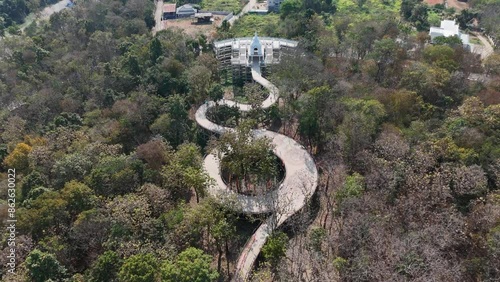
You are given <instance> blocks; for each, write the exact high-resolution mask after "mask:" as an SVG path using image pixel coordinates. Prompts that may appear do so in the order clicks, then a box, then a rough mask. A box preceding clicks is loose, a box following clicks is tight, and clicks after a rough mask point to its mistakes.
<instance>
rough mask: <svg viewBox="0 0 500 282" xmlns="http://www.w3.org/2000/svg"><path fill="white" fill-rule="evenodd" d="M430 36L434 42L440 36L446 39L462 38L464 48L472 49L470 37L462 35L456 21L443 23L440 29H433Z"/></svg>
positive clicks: (433, 27)
mask: <svg viewBox="0 0 500 282" xmlns="http://www.w3.org/2000/svg"><path fill="white" fill-rule="evenodd" d="M429 35H430V36H431V41H432V42H434V39H435V38H436V37H439V36H444V37H450V36H457V37H458V38H460V40H462V44H463V45H464V48H467V49H469V48H470V47H471V46H470V43H469V35H468V34H464V33H462V32H461V31H460V29H459V27H458V24H456V23H455V21H450V20H444V21H441V26H440V27H435V26H432V27H431V30H430V31H429Z"/></svg>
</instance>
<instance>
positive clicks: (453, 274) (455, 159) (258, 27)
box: [0, 0, 500, 282]
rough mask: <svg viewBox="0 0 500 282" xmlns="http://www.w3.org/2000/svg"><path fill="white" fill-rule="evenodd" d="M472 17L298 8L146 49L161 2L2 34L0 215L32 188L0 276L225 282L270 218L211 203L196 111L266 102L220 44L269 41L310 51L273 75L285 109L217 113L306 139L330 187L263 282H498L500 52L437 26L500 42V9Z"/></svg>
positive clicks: (116, 4)
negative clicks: (222, 55) (231, 66)
mask: <svg viewBox="0 0 500 282" xmlns="http://www.w3.org/2000/svg"><path fill="white" fill-rule="evenodd" d="M35 2H36V1H35ZM35 2H31V1H30V2H29V3H31V4H33V6H36V5H35V4H36V3H38V2H36V3H35ZM31 4H30V5H31ZM43 5H44V4H42V2H40V3H39V6H43ZM470 5H471V7H472V8H471V9H468V10H464V11H465V12H464V11H462V12H460V13H458V12H456V13H455V12H454V11H450V10H449V9H444V8H443V7H437V8H436V7H430V6H428V5H427V4H425V3H423V2H421V1H418V0H403V1H399V0H395V1H391V0H380V1H379V0H356V1H351V0H338V1H331V0H324V1H323V0H285V1H284V2H283V4H282V6H281V12H280V13H279V14H269V15H265V16H260V15H247V16H244V17H242V18H241V19H240V20H238V21H237V22H236V23H235V24H234V26H233V27H230V26H229V25H227V24H222V26H221V27H220V28H218V29H217V33H216V34H215V35H214V38H209V37H207V36H204V35H198V36H188V35H186V34H185V33H183V31H182V30H180V29H166V30H163V31H160V32H158V33H156V35H154V36H153V35H151V28H152V27H153V25H154V22H151V19H152V16H151V14H152V13H153V8H154V3H153V2H148V1H144V0H124V1H114V0H101V1H79V2H78V3H77V5H75V6H74V7H73V8H71V9H65V10H63V11H61V12H59V13H55V14H54V15H52V17H51V18H50V20H49V21H47V22H41V23H39V24H38V25H37V24H34V25H32V26H31V27H30V28H29V29H28V30H26V31H25V33H24V34H22V35H20V36H10V37H4V38H0V104H1V105H2V107H1V109H0V120H1V126H0V171H1V172H2V178H1V182H0V183H1V185H0V195H1V197H0V199H1V200H0V201H1V203H2V204H5V203H6V199H7V194H8V192H7V187H8V181H7V174H8V173H7V172H8V169H13V168H14V169H15V171H16V185H17V194H16V218H17V237H16V251H17V258H16V259H17V266H16V274H15V275H9V276H8V274H7V270H6V264H7V262H8V258H7V257H6V256H5V255H3V254H7V253H8V252H9V249H10V246H9V245H8V236H9V234H8V233H6V231H5V230H4V233H2V237H1V240H0V242H1V248H0V249H2V256H1V257H0V262H1V265H2V268H1V274H0V275H2V278H3V280H4V281H36V282H38V281H40V282H45V281H74V282H76V281H95V282H103V281H121V282H135V281H138V282H140V281H175V282H191V281H229V280H230V279H231V277H232V275H233V271H234V268H235V263H236V260H237V258H238V254H239V251H240V249H241V248H242V246H243V245H244V243H245V242H246V241H247V239H248V237H249V236H250V235H251V234H252V231H253V230H254V229H255V228H256V226H258V224H259V223H260V222H261V221H262V217H261V216H248V215H243V214H238V213H235V212H234V211H232V210H231V209H230V208H229V207H228V206H226V205H222V204H220V203H219V202H218V201H215V200H214V199H212V198H211V197H209V196H207V195H206V189H205V185H206V183H207V181H209V179H207V175H206V174H205V172H204V171H203V167H202V161H203V156H204V155H205V154H206V153H207V152H208V151H209V150H210V149H211V148H213V147H214V146H217V145H218V144H217V142H216V141H214V136H213V134H210V133H209V132H206V131H204V130H203V129H202V128H200V127H199V126H197V124H196V122H195V121H194V117H193V116H194V111H195V110H196V109H197V108H198V106H199V105H201V104H203V103H204V102H205V101H206V100H217V99H219V98H221V97H222V95H223V94H224V92H227V91H231V90H232V91H234V92H235V93H236V92H238V93H240V94H241V93H243V95H245V94H247V96H248V97H246V98H245V99H247V100H246V101H249V102H252V99H257V100H258V99H261V98H262V96H263V95H264V94H263V93H262V89H258V87H256V86H255V85H252V84H251V83H247V84H244V85H238V86H235V87H232V86H230V85H228V84H230V83H228V80H227V79H225V78H224V76H223V74H221V73H220V72H219V71H218V68H217V61H216V58H215V56H214V53H213V48H212V47H213V46H212V40H214V39H215V40H217V39H223V38H231V37H235V36H248V35H251V34H253V33H254V32H255V31H257V32H259V35H266V36H276V37H284V38H290V39H295V40H298V41H299V48H297V49H296V50H294V51H293V52H294V53H293V54H289V55H288V56H284V57H283V59H282V61H281V62H280V64H278V65H276V66H273V67H272V71H271V72H270V73H271V74H270V76H269V77H268V79H269V80H271V81H272V82H273V83H274V84H275V85H276V86H277V87H278V88H279V89H280V93H281V94H280V95H281V97H280V103H279V106H277V107H273V108H272V109H270V110H268V111H260V112H255V113H250V114H249V115H248V116H245V117H243V116H240V115H239V114H238V113H237V112H235V111H233V110H231V109H230V108H229V109H223V108H221V109H220V110H219V112H216V113H211V116H212V118H213V119H220V121H221V122H223V121H225V122H226V124H228V125H231V126H233V125H234V126H236V125H241V124H243V126H240V128H241V130H244V128H245V126H255V124H259V125H260V126H262V125H266V126H268V127H273V130H275V131H279V132H281V133H283V134H285V135H287V136H290V137H292V138H294V139H295V140H297V141H299V142H300V143H301V144H304V146H305V147H306V149H307V150H308V151H309V152H311V154H312V155H313V157H314V159H315V161H316V164H317V167H318V170H319V172H320V181H319V185H318V189H317V192H316V194H315V195H314V197H313V198H312V199H311V201H310V202H309V203H308V205H307V207H305V208H304V210H303V211H301V212H300V213H299V214H297V215H295V216H294V217H293V218H292V219H291V220H289V221H288V222H286V224H285V226H283V227H282V228H280V229H279V230H276V231H275V233H273V235H272V236H271V237H270V238H269V240H268V242H267V244H266V246H265V247H264V249H263V250H262V255H261V258H260V259H259V261H258V264H257V265H256V267H255V271H254V275H253V277H252V279H253V280H252V281H498V280H499V279H500V192H499V190H498V186H499V184H500V158H499V157H500V104H499V103H500V53H498V51H495V53H493V54H491V55H489V56H488V57H487V58H485V59H484V60H482V59H481V58H480V56H479V55H477V54H474V53H471V52H469V51H467V50H466V49H464V48H463V47H462V44H461V42H460V40H458V41H457V40H453V39H452V40H441V41H439V42H438V43H437V44H429V36H428V28H429V26H430V25H434V23H433V17H436V16H437V17H438V18H439V19H445V18H455V17H456V18H457V21H458V22H459V23H460V24H461V25H465V26H464V27H465V28H468V27H467V24H468V23H469V22H470V19H473V18H476V19H478V20H479V27H481V28H483V29H484V30H485V32H487V33H488V34H489V35H490V36H491V37H492V38H493V39H494V40H498V39H499V38H500V30H499V27H500V22H499V21H500V19H499V18H498V13H499V12H498V11H499V10H498V9H499V7H500V2H499V1H497V0H488V1H487V0H474V1H472V2H471V3H470ZM28 6H29V5H28V4H26V3H25V2H24V1H22V0H18V1H10V2H9V0H3V1H2V0H0V11H1V12H0V26H2V25H3V26H8V25H11V24H12V22H16V23H20V22H22V18H23V15H26V14H27V13H28V12H29V11H31V9H32V8H31V7H29V8H28ZM33 9H36V8H33ZM469 17H472V18H470V19H469ZM243 120H251V121H252V122H251V123H248V124H247V123H245V122H243ZM221 139H222V140H224V139H223V138H221ZM226 139H228V142H232V140H234V139H235V138H231V137H230V136H226ZM263 143H265V142H263ZM214 144H215V145H214ZM219 145H220V144H219ZM262 146H263V147H265V146H268V144H264V145H262ZM261 148H262V147H261ZM255 151H256V150H254V149H253V148H249V150H248V151H247V153H246V154H253V153H255ZM259 152H260V153H262V155H265V156H264V157H266V158H268V159H269V160H270V162H273V161H275V160H274V159H272V158H269V156H267V155H266V154H265V153H266V152H267V151H266V150H261V151H259ZM236 161H238V160H236ZM259 173H260V172H259ZM263 173H264V174H265V173H268V172H266V171H264V172H263ZM4 206H5V205H4ZM1 215H2V219H6V218H7V212H6V210H4V209H2V211H1Z"/></svg>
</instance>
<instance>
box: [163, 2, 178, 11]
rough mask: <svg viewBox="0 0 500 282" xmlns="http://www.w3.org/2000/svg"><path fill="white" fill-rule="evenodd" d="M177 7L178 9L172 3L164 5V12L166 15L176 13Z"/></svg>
mask: <svg viewBox="0 0 500 282" xmlns="http://www.w3.org/2000/svg"><path fill="white" fill-rule="evenodd" d="M175 7H176V4H172V3H166V4H163V12H164V13H175Z"/></svg>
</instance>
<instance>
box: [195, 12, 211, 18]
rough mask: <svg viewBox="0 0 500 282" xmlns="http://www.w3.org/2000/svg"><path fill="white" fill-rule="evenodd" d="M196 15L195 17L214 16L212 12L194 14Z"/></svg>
mask: <svg viewBox="0 0 500 282" xmlns="http://www.w3.org/2000/svg"><path fill="white" fill-rule="evenodd" d="M194 17H195V18H208V17H210V18H211V17H212V13H196V14H194Z"/></svg>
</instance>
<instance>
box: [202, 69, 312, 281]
mask: <svg viewBox="0 0 500 282" xmlns="http://www.w3.org/2000/svg"><path fill="white" fill-rule="evenodd" d="M252 78H253V79H254V80H255V81H256V82H257V83H259V84H261V85H262V86H264V87H265V88H266V89H267V90H269V96H268V97H267V99H266V100H265V101H264V102H262V105H261V107H262V108H268V107H270V106H272V105H273V104H274V103H276V101H277V99H278V96H279V92H278V89H277V88H276V87H275V86H274V85H273V84H272V83H271V82H269V81H268V80H267V79H265V78H264V77H262V76H261V74H260V68H259V65H258V64H254V65H253V66H252ZM217 104H219V105H226V106H236V107H238V108H239V110H240V111H249V110H251V106H250V105H247V104H240V103H236V102H233V101H230V100H224V99H223V100H220V101H218V102H217ZM215 105H216V103H215V102H214V101H210V102H207V103H205V104H203V105H202V106H200V107H199V108H198V110H197V111H196V115H195V118H196V122H197V123H198V124H199V125H200V126H201V127H203V128H205V129H207V130H210V131H213V132H216V133H218V134H223V133H225V132H228V131H233V130H234V129H232V128H229V127H224V126H221V125H218V124H215V123H213V122H212V121H210V120H208V119H207V117H206V113H207V110H208V109H210V108H211V107H214V106H215ZM252 135H253V137H254V138H263V137H267V138H269V139H270V140H271V142H272V144H273V145H274V147H275V148H274V153H275V154H276V155H277V156H278V157H279V158H280V159H281V160H282V161H283V164H284V166H285V170H286V175H285V179H284V180H283V182H282V184H281V185H280V187H278V189H276V190H274V191H272V192H269V193H267V194H265V195H261V196H255V197H253V196H246V195H241V194H237V193H235V192H233V191H231V190H230V189H229V188H228V187H227V186H226V184H225V183H224V181H223V180H222V178H221V175H220V160H219V158H218V157H217V152H212V153H211V154H209V155H208V156H207V157H206V158H205V160H204V164H203V165H204V168H205V170H206V172H207V173H208V174H209V175H210V177H211V178H212V179H213V180H214V182H213V183H212V184H210V185H209V186H208V192H209V194H211V195H212V196H214V197H215V198H216V199H219V200H220V201H222V202H226V201H230V202H232V203H234V205H235V206H234V208H235V209H237V210H239V211H241V212H244V213H250V214H259V213H271V214H272V215H271V216H270V217H269V218H268V219H267V220H266V221H265V222H264V223H263V224H261V225H260V227H259V228H258V229H257V231H256V232H255V233H254V234H253V235H252V238H251V239H250V240H249V241H248V242H247V244H246V245H245V247H244V248H243V251H242V252H241V254H240V257H239V259H238V263H237V267H236V274H235V278H234V279H233V281H246V280H247V279H248V277H249V275H250V272H251V270H252V267H253V264H254V262H255V260H256V259H257V256H258V255H259V253H260V250H261V249H262V246H264V244H265V242H266V240H267V237H268V236H269V235H270V234H271V233H272V231H273V230H274V229H276V228H277V227H278V226H279V225H281V224H282V223H283V222H285V220H287V219H288V218H289V217H290V216H292V215H293V214H294V213H296V212H297V211H299V210H300V209H301V208H302V207H303V206H304V205H305V203H306V201H307V200H308V199H309V198H310V197H311V196H312V194H313V193H314V191H315V190H316V187H317V182H318V171H317V169H316V165H315V163H314V160H313V159H312V157H311V155H310V154H309V153H308V152H307V151H306V150H305V149H304V147H303V146H302V145H300V144H299V143H297V142H296V141H295V140H293V139H291V138H289V137H287V136H285V135H282V134H279V133H276V132H273V131H268V130H265V129H256V130H253V131H252Z"/></svg>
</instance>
